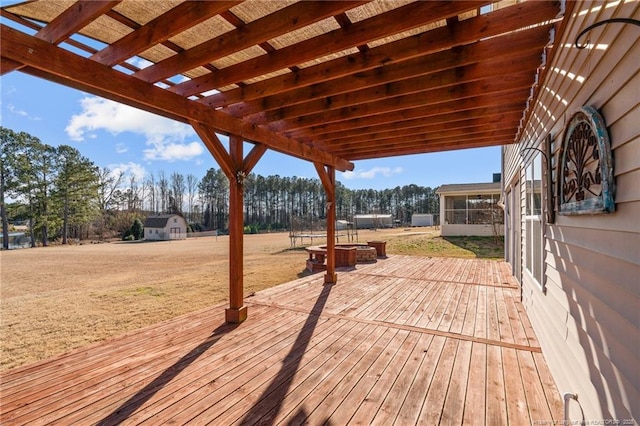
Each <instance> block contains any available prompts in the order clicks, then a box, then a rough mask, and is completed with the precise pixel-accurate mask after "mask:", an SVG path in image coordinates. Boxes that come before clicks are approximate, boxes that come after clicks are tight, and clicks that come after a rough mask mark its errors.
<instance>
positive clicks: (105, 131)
mask: <svg viewBox="0 0 640 426" xmlns="http://www.w3.org/2000/svg"><path fill="white" fill-rule="evenodd" d="M0 125H2V126H3V127H6V128H9V129H11V130H13V131H16V132H20V131H24V132H27V133H29V134H30V135H32V136H35V137H37V138H39V139H40V140H41V141H42V142H43V143H46V144H49V145H52V146H58V145H70V146H72V147H74V148H76V149H78V151H80V153H81V154H82V155H83V156H85V157H87V158H89V159H90V160H91V161H93V162H94V164H96V165H97V166H100V167H108V168H109V169H110V170H112V171H124V172H125V175H126V176H131V175H133V176H135V177H136V178H138V180H139V181H141V180H142V179H145V178H147V177H149V175H150V174H151V173H153V174H154V175H155V176H156V177H157V175H158V172H160V171H164V173H165V175H166V176H169V175H170V174H171V173H173V172H178V173H182V174H184V175H187V174H193V175H194V176H196V177H197V178H198V179H200V178H202V177H203V176H204V175H205V174H206V172H207V170H209V169H210V168H212V167H213V168H216V169H217V168H219V166H218V164H217V163H216V162H215V160H214V158H213V157H212V156H211V154H210V153H209V152H208V151H207V149H206V148H205V146H204V145H203V144H202V142H201V141H200V139H199V137H198V135H197V134H196V133H195V132H194V131H193V129H192V128H191V127H190V126H188V125H186V124H183V123H179V122H176V121H172V120H169V119H166V118H164V117H160V116H157V115H153V114H150V113H147V112H144V111H142V110H138V109H135V108H132V107H129V106H127V105H123V104H119V103H116V102H113V101H110V100H107V99H104V98H100V97H97V96H94V95H92V94H89V93H85V92H82V91H79V90H76V89H71V88H68V87H66V86H63V85H60V84H57V83H52V82H49V81H47V80H43V79H39V78H36V77H33V76H30V75H27V74H23V73H20V72H19V71H13V72H10V73H8V74H5V75H3V76H2V77H0ZM220 139H221V140H222V141H223V143H224V142H225V141H226V139H225V137H224V136H221V137H220ZM248 150H249V147H247V148H245V153H246V152H248ZM354 164H355V169H354V171H353V172H347V173H342V172H336V179H337V180H338V181H340V182H341V183H342V184H344V185H345V186H346V187H347V188H350V189H369V188H371V189H377V190H378V189H385V188H395V187H396V186H403V185H409V184H416V185H420V186H428V187H432V188H436V187H438V186H440V185H443V184H451V183H475V182H491V181H492V178H493V173H499V172H500V167H501V165H500V148H499V147H491V148H480V149H472V150H457V151H448V152H441V153H430V154H421V155H411V156H397V157H389V158H385V159H376V160H364V161H355V162H354ZM253 172H254V173H256V174H260V175H263V176H269V175H280V176H297V177H305V178H317V177H318V176H317V173H316V170H315V168H314V167H313V164H312V163H310V162H307V161H304V160H300V159H297V158H294V157H291V156H287V155H284V154H280V153H278V152H275V151H272V150H267V152H266V153H265V154H264V156H263V157H262V158H261V160H260V161H259V162H258V164H257V165H256V167H255V168H254V169H253ZM126 181H128V179H126V180H125V182H126Z"/></svg>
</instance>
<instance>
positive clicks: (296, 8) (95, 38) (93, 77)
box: [0, 0, 562, 170]
mask: <svg viewBox="0 0 640 426" xmlns="http://www.w3.org/2000/svg"><path fill="white" fill-rule="evenodd" d="M1 14H2V18H3V24H2V26H1V27H2V33H1V34H0V36H1V38H2V41H3V42H2V44H1V46H0V48H1V54H2V62H1V65H2V73H6V72H9V71H12V70H20V71H22V72H25V73H28V74H32V75H35V76H38V77H43V78H46V79H49V80H52V81H55V82H59V83H62V84H65V85H68V86H71V87H75V88H77V89H80V90H84V91H87V92H90V93H93V94H96V95H99V96H103V97H106V98H109V99H112V100H115V101H119V102H123V103H126V104H128V105H132V106H135V107H139V108H142V109H145V110H147V111H151V112H154V113H158V114H161V115H163V116H166V117H170V118H173V119H176V120H179V121H182V122H186V123H190V124H192V125H194V127H195V128H196V130H197V131H198V130H199V129H200V131H203V130H202V129H204V128H206V129H211V130H212V131H215V132H218V133H222V134H233V135H237V136H240V137H241V138H242V139H244V140H246V141H250V142H254V143H258V144H263V145H265V146H266V147H267V148H270V149H274V150H276V151H280V152H283V153H286V154H290V155H294V156H296V157H299V158H303V159H306V160H310V161H314V162H319V163H322V164H325V165H330V166H334V167H336V168H337V169H338V170H348V169H352V168H353V163H352V161H354V160H360V159H369V158H378V157H387V156H394V155H407V154H414V153H426V152H434V151H442V150H452V149H462V148H472V147H483V146H491V145H502V144H508V143H512V142H514V140H515V138H516V137H517V134H518V132H519V129H520V127H521V121H522V118H523V116H524V115H526V110H527V109H528V104H529V103H530V102H531V101H532V99H533V98H534V96H535V95H536V81H537V75H538V74H539V73H540V72H541V70H542V67H543V66H544V59H543V56H544V53H545V51H549V50H550V49H552V43H551V41H550V32H551V31H550V30H551V29H552V28H553V27H554V26H558V24H559V22H561V19H562V12H561V10H560V2H558V1H526V2H520V1H516V0H503V1H497V2H492V1H405V0H384V1H372V2H366V1H292V0H286V1H284V0H269V1H266V0H246V1H222V0H220V1H202V2H198V1H193V2H192V1H180V0H172V1H161V0H124V1H78V2H76V1H73V0H57V1H50V0H37V1H31V2H25V3H20V4H17V5H13V6H6V7H3V8H2V9H1ZM8 21H11V25H8V24H7V22H8ZM83 37H87V38H88V39H90V40H91V41H87V38H83ZM205 144H207V143H206V142H205ZM207 147H208V148H209V149H210V150H213V149H215V148H212V147H211V146H207Z"/></svg>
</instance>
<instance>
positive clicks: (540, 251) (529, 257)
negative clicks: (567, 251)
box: [523, 153, 546, 291]
mask: <svg viewBox="0 0 640 426" xmlns="http://www.w3.org/2000/svg"><path fill="white" fill-rule="evenodd" d="M545 183H546V182H544V177H543V175H542V155H541V154H540V153H536V154H535V156H534V157H533V158H532V159H531V161H530V162H529V163H528V164H527V165H526V168H525V179H524V185H525V205H524V234H525V250H524V259H523V260H524V262H523V270H524V271H526V273H527V275H528V276H529V278H531V279H532V280H533V281H534V282H536V283H537V284H538V286H540V289H541V290H542V291H545V288H544V220H543V216H544V211H543V210H544V205H545V204H544V203H545V199H544V198H545V197H544V191H543V190H542V188H543V187H544V185H545ZM536 196H537V197H536Z"/></svg>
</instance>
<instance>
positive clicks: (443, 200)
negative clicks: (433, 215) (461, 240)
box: [436, 182, 504, 236]
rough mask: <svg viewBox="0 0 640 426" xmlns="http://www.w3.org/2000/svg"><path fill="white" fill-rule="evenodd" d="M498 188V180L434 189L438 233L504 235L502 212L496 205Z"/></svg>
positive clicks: (446, 234)
mask: <svg viewBox="0 0 640 426" xmlns="http://www.w3.org/2000/svg"><path fill="white" fill-rule="evenodd" d="M500 191H501V184H500V182H492V183H465V184H451V185H442V186H441V187H440V188H438V190H437V191H436V194H438V195H440V218H441V221H440V222H441V223H440V225H441V229H442V231H441V232H442V236H457V235H478V236H492V235H504V212H503V210H502V209H501V208H500V207H499V206H498V201H499V200H500Z"/></svg>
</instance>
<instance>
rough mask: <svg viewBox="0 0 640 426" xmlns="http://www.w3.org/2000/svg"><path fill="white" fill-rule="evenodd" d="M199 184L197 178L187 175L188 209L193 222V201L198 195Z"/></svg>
mask: <svg viewBox="0 0 640 426" xmlns="http://www.w3.org/2000/svg"><path fill="white" fill-rule="evenodd" d="M198 183H199V180H198V178H197V177H195V176H194V175H192V174H191V173H189V174H188V175H187V202H188V204H187V208H188V213H189V220H191V221H193V201H194V199H195V197H196V195H197V193H198Z"/></svg>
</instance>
